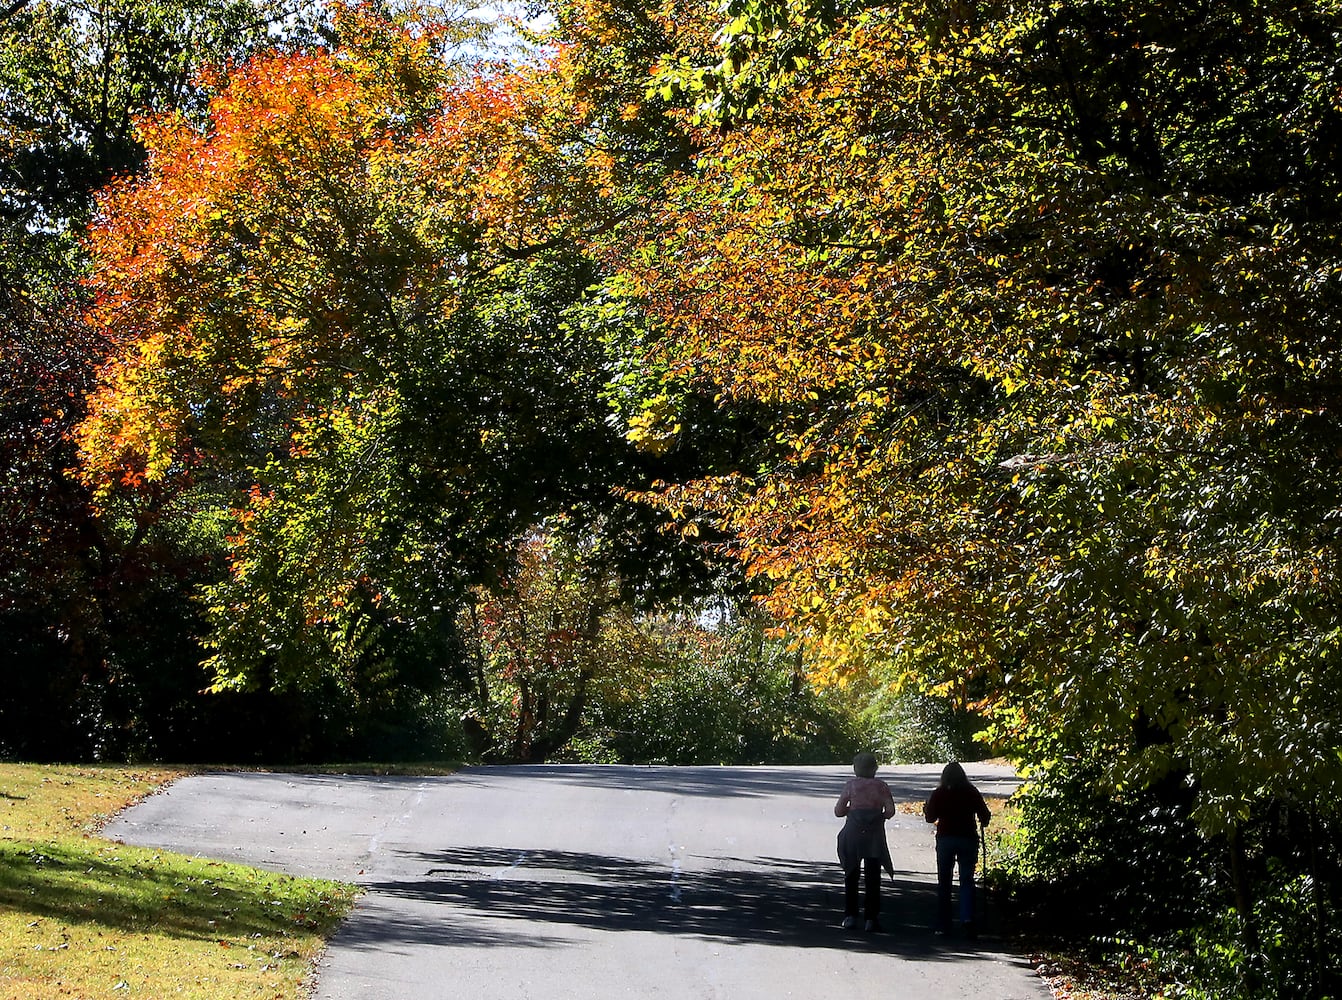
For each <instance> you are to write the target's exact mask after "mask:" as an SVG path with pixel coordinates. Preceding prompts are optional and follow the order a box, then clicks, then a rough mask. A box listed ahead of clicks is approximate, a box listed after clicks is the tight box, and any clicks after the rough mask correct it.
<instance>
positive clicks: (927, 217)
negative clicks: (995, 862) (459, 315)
mask: <svg viewBox="0 0 1342 1000" xmlns="http://www.w3.org/2000/svg"><path fill="white" fill-rule="evenodd" d="M744 7H745V9H743V10H742V11H741V12H740V16H739V17H738V18H737V20H736V21H733V22H732V24H731V25H729V26H728V28H727V29H726V34H725V36H724V42H723V45H724V55H723V57H722V61H721V63H720V64H716V65H714V64H708V65H705V66H702V67H695V66H689V67H687V66H685V65H683V64H682V65H674V64H671V63H665V64H664V65H663V77H664V78H665V79H667V80H668V81H669V83H668V84H667V85H668V86H673V87H677V88H680V89H681V90H682V91H683V92H684V93H686V94H687V95H690V96H691V97H694V96H695V95H699V98H698V99H699V102H700V103H699V104H698V114H699V120H700V121H701V123H702V124H701V126H700V129H699V131H698V132H697V133H696V137H697V139H698V141H700V142H701V143H702V144H703V146H704V149H705V153H704V155H703V156H702V157H700V158H699V159H698V160H697V162H696V164H695V168H694V169H693V170H690V171H685V172H684V173H682V174H681V175H680V179H679V181H678V182H677V184H676V185H675V186H673V187H672V188H671V189H669V191H668V196H667V199H666V201H665V204H664V206H663V207H662V209H661V211H660V212H659V213H658V215H657V216H656V217H655V219H654V220H653V223H652V224H651V225H646V226H640V227H636V228H635V229H634V231H633V232H631V234H630V237H629V244H628V245H629V250H628V251H627V257H626V262H625V263H624V264H623V273H624V274H625V276H626V280H627V281H628V282H629V284H630V287H632V288H633V289H634V293H633V294H635V295H636V296H637V297H638V299H639V301H640V302H641V303H642V304H643V305H644V307H645V308H646V309H647V311H648V312H649V313H651V314H652V315H653V316H655V318H656V324H657V327H658V329H660V330H662V331H665V335H664V337H663V339H662V340H661V342H660V346H659V348H658V354H659V356H660V357H662V358H663V359H664V363H665V364H666V365H668V367H669V368H670V369H671V370H673V371H676V372H679V373H683V374H684V375H685V376H686V377H689V378H692V379H695V380H703V381H706V382H708V383H709V384H711V385H713V386H715V387H717V389H718V390H719V391H720V392H721V393H722V397H723V399H724V400H726V401H727V402H726V403H725V405H736V403H737V401H743V400H745V401H758V402H763V403H767V404H769V405H770V406H773V407H774V408H775V409H776V413H777V421H776V424H775V431H776V435H777V441H778V442H779V443H780V445H782V448H783V451H782V454H780V455H779V456H778V457H777V458H776V459H775V460H773V461H771V462H768V463H767V464H765V465H762V466H760V467H758V468H748V469H741V470H739V471H738V472H737V473H735V474H733V475H729V476H723V477H714V478H711V479H705V480H699V481H696V482H690V483H679V484H674V485H668V486H666V487H665V488H664V489H663V490H661V491H660V493H659V500H660V502H661V503H662V505H663V506H664V507H665V508H666V509H667V510H669V511H671V512H672V513H675V514H682V515H687V516H696V517H699V518H705V517H707V518H709V519H712V520H714V521H715V522H716V523H717V525H718V526H719V527H720V528H721V529H723V530H724V531H725V532H726V533H727V534H728V535H730V536H731V537H732V538H734V539H735V541H734V542H733V545H732V547H733V550H734V551H735V552H737V554H738V555H739V556H740V557H741V558H742V559H743V560H744V562H745V564H746V566H747V567H748V568H749V570H750V572H752V573H753V574H754V575H755V576H756V577H757V578H759V579H761V580H763V581H767V585H768V587H769V588H770V591H769V596H768V598H767V600H768V602H769V605H770V607H771V608H772V609H773V610H774V611H775V613H776V614H777V615H778V617H779V618H780V619H782V620H783V621H785V622H787V623H788V624H789V626H790V627H792V628H793V629H795V630H797V631H799V632H801V633H802V634H804V635H805V636H806V637H807V640H808V643H809V646H810V648H811V650H812V652H813V655H814V657H815V659H814V670H815V674H816V677H817V679H819V680H822V681H823V680H825V679H827V678H835V679H839V680H841V679H842V678H843V677H844V676H846V675H851V674H852V672H854V671H857V672H868V673H870V672H875V673H877V674H878V675H880V676H884V677H887V678H890V679H891V680H894V681H896V682H901V683H911V684H914V685H921V686H924V687H927V688H932V689H940V690H952V691H955V692H957V693H958V694H959V695H960V696H961V697H962V698H965V699H968V700H971V701H978V702H980V703H981V704H982V705H984V706H985V707H988V708H990V709H991V710H992V711H993V712H994V713H995V715H996V717H997V720H998V725H999V729H1000V732H1001V733H1002V734H1003V735H1006V736H1009V737H1010V738H1011V739H1012V740H1013V741H1014V745H1015V746H1017V747H1018V748H1019V750H1020V751H1021V752H1022V753H1023V754H1024V755H1025V757H1026V758H1027V759H1031V760H1035V761H1040V762H1042V761H1047V760H1050V759H1053V758H1055V757H1057V756H1059V755H1066V754H1069V753H1074V752H1077V751H1078V750H1081V749H1083V748H1089V750H1091V751H1094V752H1097V753H1098V754H1099V755H1100V756H1101V757H1103V758H1104V759H1105V760H1107V761H1108V762H1109V764H1110V765H1111V766H1110V775H1109V776H1110V779H1111V780H1112V781H1113V782H1114V783H1115V784H1116V785H1117V786H1119V787H1122V786H1123V785H1125V784H1133V785H1137V786H1141V785H1146V784H1149V783H1152V782H1155V781H1159V780H1161V779H1163V778H1164V777H1166V776H1167V775H1170V774H1174V775H1176V776H1181V775H1187V776H1188V777H1189V779H1190V780H1191V781H1192V782H1193V783H1194V784H1195V786H1196V788H1197V790H1198V795H1199V803H1200V806H1199V815H1200V817H1201V818H1202V821H1203V822H1204V823H1205V824H1206V825H1207V827H1208V828H1209V829H1222V828H1224V827H1226V826H1228V825H1233V824H1234V823H1236V822H1237V821H1238V820H1239V819H1241V818H1243V817H1245V816H1247V815H1248V813H1249V811H1250V810H1251V809H1252V808H1253V803H1255V802H1261V801H1263V800H1264V799H1271V798H1274V797H1286V798H1297V799H1301V800H1305V801H1317V800H1319V799H1325V798H1332V797H1334V796H1335V792H1336V790H1337V788H1338V787H1339V780H1340V779H1342V773H1339V764H1342V761H1340V760H1339V755H1338V751H1337V747H1338V746H1339V745H1340V744H1342V740H1340V739H1339V736H1342V734H1340V733H1339V725H1340V724H1342V718H1339V716H1338V713H1337V710H1336V709H1337V705H1336V699H1335V698H1334V697H1333V695H1332V692H1334V691H1335V690H1336V689H1337V683H1338V679H1339V678H1338V666H1339V660H1338V653H1339V650H1338V647H1337V636H1338V634H1339V633H1338V631H1337V628H1338V624H1339V623H1338V619H1337V617H1336V614H1335V613H1334V610H1333V605H1334V604H1335V601H1334V595H1335V591H1336V587H1337V584H1338V576H1337V558H1336V557H1337V552H1338V549H1337V545H1338V538H1337V534H1336V528H1335V522H1336V516H1335V507H1336V497H1337V496H1338V495H1339V486H1340V485H1342V483H1340V482H1339V465H1338V454H1339V452H1338V440H1339V437H1338V431H1339V428H1338V424H1337V417H1336V414H1335V413H1334V412H1333V407H1332V406H1331V405H1330V401H1331V399H1332V397H1333V394H1334V393H1335V391H1336V388H1337V383H1336V379H1335V374H1334V369H1335V368H1336V365H1337V356H1336V354H1337V344H1338V336H1337V335H1338V332H1339V331H1338V329H1337V323H1338V317H1339V310H1338V304H1339V292H1340V291H1342V270H1339V259H1338V243H1337V234H1338V222H1339V219H1338V216H1337V211H1336V206H1337V204H1338V201H1337V192H1338V146H1337V140H1336V138H1335V136H1336V135H1338V134H1339V130H1338V128H1337V126H1338V124H1339V112H1342V106H1340V105H1339V101H1338V96H1337V95H1338V93H1339V91H1338V77H1337V73H1338V66H1339V62H1338V58H1337V57H1338V50H1337V46H1338V40H1339V36H1338V27H1339V21H1338V13H1339V12H1338V9H1337V7H1336V5H1333V4H1328V3H1323V4H1311V5H1307V6H1304V7H1302V6H1300V5H1277V4H1229V5H1218V6H1217V7H1215V8H1211V7H1205V6H1197V7H1194V8H1178V9H1175V8H1170V7H1169V6H1168V5H1163V4H1154V3H1152V4H1144V3H1143V4H1136V5H1133V4H1111V3H1104V2H1097V3H1080V4H1077V3H1067V4H1061V3H1053V4H1049V3H1039V4H1026V5H994V4H982V5H972V6H971V5H952V6H950V7H945V8H943V7H941V6H936V5H922V4H912V5H898V4H895V5H884V4H864V5H861V6H860V7H853V8H851V9H842V10H837V11H836V10H833V9H826V10H811V9H800V8H798V7H795V6H793V5H787V6H784V5H774V4H768V3H762V4H748V5H744Z"/></svg>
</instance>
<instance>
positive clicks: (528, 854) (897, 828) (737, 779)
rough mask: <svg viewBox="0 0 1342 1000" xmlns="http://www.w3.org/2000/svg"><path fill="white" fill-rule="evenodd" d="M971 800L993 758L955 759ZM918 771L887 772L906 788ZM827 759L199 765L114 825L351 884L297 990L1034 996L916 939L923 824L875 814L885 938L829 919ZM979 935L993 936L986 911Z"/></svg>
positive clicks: (1027, 986)
mask: <svg viewBox="0 0 1342 1000" xmlns="http://www.w3.org/2000/svg"><path fill="white" fill-rule="evenodd" d="M966 770H968V771H969V773H970V776H971V777H972V778H973V779H974V780H975V782H976V783H978V784H979V787H980V788H982V789H983V790H984V791H985V792H989V793H991V792H997V793H999V794H1004V793H1007V792H1009V791H1010V790H1011V789H1012V788H1014V786H1015V781H1014V778H1013V777H1012V775H1011V772H1010V771H1009V769H1006V768H1000V767H992V766H985V765H976V766H970V767H967V768H966ZM938 771H939V768H936V767H930V766H928V767H890V768H885V769H882V771H881V774H880V777H882V778H885V779H886V780H887V781H889V782H890V784H891V786H892V788H893V789H894V791H895V798H896V800H900V801H914V802H917V801H921V800H922V799H923V798H925V797H926V795H927V793H928V792H929V791H930V790H931V788H932V787H933V785H934V784H935V782H936V775H937V773H938ZM849 773H851V772H849V771H848V769H846V768H842V767H618V766H596V765H591V766H589V765H537V766H525V767H475V768H466V769H464V770H462V771H461V772H459V773H458V774H455V775H451V776H449V777H434V778H413V777H409V778H408V777H381V778H378V777H359V776H329V775H292V774H284V775H281V774H255V773H220V774H206V775H199V776H195V777H190V778H186V779H183V780H181V781H179V782H178V783H177V784H175V785H173V786H171V788H169V789H168V790H167V791H165V792H164V793H162V794H160V795H156V796H153V797H151V798H150V799H148V800H146V801H145V802H144V803H142V804H140V805H139V806H137V807H135V808H134V809H131V810H129V811H128V812H126V813H125V814H123V815H122V816H121V817H119V818H118V819H117V820H115V821H114V822H113V823H112V824H111V825H109V826H108V828H107V829H106V830H105V831H104V835H105V836H107V837H110V838H112V839H116V840H123V841H125V842H127V843H136V844H144V845H148V846H154V847H161V848H167V849H171V850H176V851H179V852H183V853H187V854H199V855H202V856H205V857H211V858H218V859H223V860H234V861H242V862H246V863H249V864H254V865H258V866H261V867H268V868H272V869H277V870H281V871H288V872H292V873H297V874H306V875H321V876H325V877H330V878H339V879H345V880H349V881H354V882H358V883H360V884H362V885H363V886H364V887H365V888H366V890H367V892H366V894H365V895H364V896H363V897H362V899H361V900H360V903H359V905H358V907H357V908H356V910H355V912H354V913H353V914H352V915H351V917H350V918H349V920H348V921H347V922H346V923H345V924H344V926H343V927H342V928H341V930H340V931H339V932H338V933H337V935H336V937H335V938H334V940H333V941H332V942H331V946H330V948H329V950H328V952H327V954H326V956H325V958H324V960H323V962H322V965H321V967H320V970H319V983H318V987H317V993H316V996H317V998H318V1000H449V998H452V1000H455V998H459V997H470V998H471V1000H496V998H497V1000H505V998H506V1000H531V998H536V1000H540V998H545V1000H568V998H573V1000H579V998H581V1000H615V998H621V1000H624V998H645V997H647V998H661V1000H691V998H693V1000H707V998H715V1000H716V998H723V1000H756V998H759V1000H764V998H769V1000H776V998H779V997H795V998H799V1000H802V998H804V1000H812V998H814V1000H820V998H824V1000H834V998H835V997H843V998H854V1000H862V998H866V997H870V998H872V1000H876V998H880V1000H888V998H892V997H897V998H899V1000H959V998H964V1000H969V998H974V1000H985V998H991V1000H1047V998H1048V997H1049V992H1048V990H1047V989H1046V988H1045V987H1044V985H1043V984H1042V983H1041V982H1040V981H1039V980H1038V979H1037V978H1036V977H1035V976H1034V975H1033V973H1032V971H1031V970H1030V967H1029V965H1028V964H1027V963H1026V962H1024V961H1023V960H1022V959H1020V958H1019V957H1017V956H1014V955H1012V954H1010V952H1009V950H1006V948H1005V945H1004V943H1003V942H1002V941H1001V940H1000V939H999V938H997V937H996V936H995V935H994V934H992V933H989V934H987V935H985V936H984V937H982V938H980V939H978V940H977V941H972V942H971V941H964V940H959V939H956V938H949V939H943V938H938V937H936V936H934V935H933V934H932V931H931V923H932V915H933V908H934V905H935V879H934V876H933V874H932V872H933V854H932V837H931V833H930V828H929V827H928V826H927V825H926V824H925V823H924V822H923V821H922V818H921V816H916V815H907V814H900V815H898V816H897V817H896V818H895V819H894V820H892V821H891V823H889V824H888V825H887V830H888V834H889V840H890V847H891V854H892V857H893V859H894V863H895V868H896V875H895V880H894V885H893V886H891V885H887V887H886V894H885V898H886V906H885V912H884V914H883V921H884V924H885V933H883V934H872V935H867V934H861V933H854V932H848V931H842V930H840V929H839V927H838V923H839V919H840V917H841V916H842V882H841V877H840V872H839V868H838V864H837V861H836V860H835V853H834V838H835V834H836V833H837V831H838V827H839V822H840V821H838V820H836V819H835V818H834V815H833V811H832V809H833V802H834V798H835V797H836V796H837V794H838V791H839V788H840V787H841V786H842V783H843V780H844V778H845V777H846V776H847V775H848V774H849ZM989 916H990V926H991V914H990V915H989Z"/></svg>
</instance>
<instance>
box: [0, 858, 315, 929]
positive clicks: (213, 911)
mask: <svg viewBox="0 0 1342 1000" xmlns="http://www.w3.org/2000/svg"><path fill="white" fill-rule="evenodd" d="M101 843H102V842H100V841H89V842H88V843H87V844H85V843H84V842H80V843H78V844H69V843H63V842H37V841H0V908H3V909H12V910H14V911H16V912H22V913H27V914H32V915H33V916H35V917H41V918H46V919H50V920H55V921H59V922H61V923H62V924H91V925H96V926H99V927H107V928H112V929H115V930H119V931H126V932H141V931H145V930H149V929H153V930H155V931H160V932H163V933H166V934H170V935H172V936H174V937H179V938H194V939H198V940H212V939H219V938H252V937H265V938H272V937H280V936H283V935H284V934H285V933H287V932H288V931H290V930H292V929H293V927H294V925H295V921H294V914H293V912H292V908H291V907H292V904H294V903H295V900H294V899H293V898H291V897H289V895H288V894H287V893H285V892H283V891H274V889H275V886H276V885H277V884H278V883H292V882H293V881H294V880H293V878H292V876H288V875H282V874H278V873H273V872H262V871H254V870H248V869H243V868H240V867H238V866H233V865H225V864H223V863H221V862H211V861H206V860H200V859H193V858H184V857H176V856H171V855H169V856H161V855H159V854H156V853H154V852H152V851H147V850H146V851H136V850H135V849H134V848H132V849H130V851H127V852H126V855H127V856H124V857H123V856H121V855H119V854H118V855H113V856H111V857H109V856H106V855H104V854H102V853H99V852H98V850H97V849H96V845H99V844H101ZM277 900H278V901H277ZM280 901H285V902H287V903H289V904H291V906H290V907H284V908H281V906H280ZM308 902H309V903H310V904H318V901H317V900H316V899H315V898H312V899H309V900H308ZM339 916H340V913H337V912H334V911H330V912H325V911H323V910H322V909H321V908H320V905H315V906H314V909H313V910H312V912H311V914H310V918H311V919H310V921H308V922H309V923H310V924H311V925H312V926H314V927H315V926H319V925H324V926H330V925H332V924H334V923H335V921H336V920H337V919H338V918H339ZM305 919H306V918H305Z"/></svg>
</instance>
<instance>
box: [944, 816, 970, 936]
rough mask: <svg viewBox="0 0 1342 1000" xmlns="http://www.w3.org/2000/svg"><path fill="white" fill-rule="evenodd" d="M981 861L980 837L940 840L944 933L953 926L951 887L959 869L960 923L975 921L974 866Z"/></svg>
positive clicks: (945, 838)
mask: <svg viewBox="0 0 1342 1000" xmlns="http://www.w3.org/2000/svg"><path fill="white" fill-rule="evenodd" d="M978 860H979V841H978V838H977V837H938V838H937V923H938V924H939V925H940V927H941V929H942V930H949V929H950V926H951V886H952V885H953V884H954V881H955V870H956V868H957V867H958V868H959V870H960V921H961V922H962V923H964V924H972V923H973V922H974V866H975V865H977V864H978Z"/></svg>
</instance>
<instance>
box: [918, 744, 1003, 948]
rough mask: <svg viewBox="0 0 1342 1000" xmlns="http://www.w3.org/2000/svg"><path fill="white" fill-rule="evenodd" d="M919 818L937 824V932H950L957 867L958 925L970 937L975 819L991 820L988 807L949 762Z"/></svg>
mask: <svg viewBox="0 0 1342 1000" xmlns="http://www.w3.org/2000/svg"><path fill="white" fill-rule="evenodd" d="M923 816H924V817H925V818H926V819H927V821H928V822H929V823H935V824H936V825H937V930H939V931H940V932H941V933H943V934H948V933H950V929H951V882H952V881H953V878H954V874H955V866H956V865H957V864H958V865H959V866H960V923H961V924H962V926H963V927H964V930H965V933H966V934H969V935H970V936H973V934H974V930H975V928H974V868H975V866H976V865H977V864H978V859H979V837H978V833H979V831H978V827H977V826H975V824H974V821H975V820H978V822H979V823H982V824H983V825H984V826H987V825H988V821H989V820H990V819H992V813H991V812H990V811H989V810H988V804H987V803H986V802H984V801H983V796H982V795H981V794H980V793H979V790H978V789H977V788H975V787H974V785H973V784H972V783H971V782H970V780H969V778H968V776H966V774H965V769H964V768H963V767H961V766H960V765H959V764H957V763H955V762H954V761H952V762H951V763H949V764H947V765H946V766H945V768H943V769H942V772H941V783H940V784H938V785H937V787H936V788H935V789H934V790H933V791H932V794H931V796H929V798H928V800H927V802H925V803H924V804H923Z"/></svg>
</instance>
